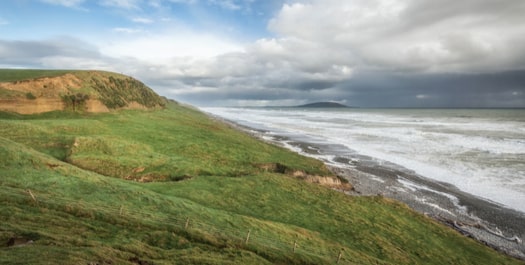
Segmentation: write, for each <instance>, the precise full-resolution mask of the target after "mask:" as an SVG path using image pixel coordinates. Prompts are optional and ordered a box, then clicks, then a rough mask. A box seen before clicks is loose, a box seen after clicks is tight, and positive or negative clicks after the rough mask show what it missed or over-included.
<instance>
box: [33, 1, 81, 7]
mask: <svg viewBox="0 0 525 265" xmlns="http://www.w3.org/2000/svg"><path fill="white" fill-rule="evenodd" d="M41 1H42V2H44V3H48V4H53V5H61V6H65V7H77V6H79V5H80V4H82V3H83V2H84V1H85V0H41Z"/></svg>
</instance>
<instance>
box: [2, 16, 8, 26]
mask: <svg viewBox="0 0 525 265" xmlns="http://www.w3.org/2000/svg"><path fill="white" fill-rule="evenodd" d="M3 25H9V21H7V20H5V19H4V18H2V17H0V26H3Z"/></svg>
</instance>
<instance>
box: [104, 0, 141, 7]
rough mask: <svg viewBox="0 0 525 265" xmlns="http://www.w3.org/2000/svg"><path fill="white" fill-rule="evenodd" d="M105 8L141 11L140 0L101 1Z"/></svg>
mask: <svg viewBox="0 0 525 265" xmlns="http://www.w3.org/2000/svg"><path fill="white" fill-rule="evenodd" d="M100 4H101V5H103V6H110V7H117V8H123V9H140V4H141V1H140V0H101V1H100Z"/></svg>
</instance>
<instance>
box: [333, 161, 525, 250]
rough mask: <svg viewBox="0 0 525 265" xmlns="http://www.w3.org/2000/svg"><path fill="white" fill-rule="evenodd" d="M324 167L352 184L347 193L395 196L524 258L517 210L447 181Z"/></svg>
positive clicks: (524, 232) (524, 221)
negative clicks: (458, 187)
mask: <svg viewBox="0 0 525 265" xmlns="http://www.w3.org/2000/svg"><path fill="white" fill-rule="evenodd" d="M327 166H328V167H329V168H330V170H331V171H332V172H334V173H335V174H337V175H338V176H340V177H344V178H345V179H347V180H348V181H349V182H350V183H351V184H352V185H353V186H354V191H351V192H346V194H348V195H349V196H376V195H381V196H385V197H388V198H392V199H395V200H397V201H400V202H402V203H405V204H407V205H408V206H409V207H410V208H411V209H413V210H415V211H417V212H419V213H422V214H424V215H426V216H428V217H429V218H432V219H434V220H436V221H438V222H440V223H442V224H445V225H447V226H449V227H451V228H453V229H454V230H456V231H458V232H460V233H461V234H463V235H465V236H467V237H471V238H473V239H475V240H477V241H479V242H481V243H483V244H485V245H487V246H489V247H491V248H493V249H495V250H497V251H500V252H502V253H505V254H507V255H509V256H512V257H515V258H518V259H521V260H525V245H524V244H523V241H522V238H523V236H525V215H524V214H523V213H521V212H517V211H514V210H512V209H507V208H504V207H502V206H499V205H496V204H494V203H491V202H488V201H485V200H482V199H480V198H477V197H475V196H473V195H470V194H467V193H464V192H462V191H460V190H458V189H457V188H455V187H454V186H451V185H448V184H442V183H436V182H433V181H430V180H427V179H424V178H420V177H418V176H410V175H408V174H405V175H397V174H398V173H401V174H403V173H402V172H392V171H391V172H385V171H384V170H377V169H375V170H376V172H374V173H376V174H372V173H370V172H363V171H360V170H358V169H355V168H343V167H339V166H335V165H327ZM370 171H374V169H371V170H370ZM399 180H401V182H400V181H399ZM407 184H408V185H407ZM454 198H457V201H455V199H454Z"/></svg>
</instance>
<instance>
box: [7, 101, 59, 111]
mask: <svg viewBox="0 0 525 265" xmlns="http://www.w3.org/2000/svg"><path fill="white" fill-rule="evenodd" d="M63 109H64V102H62V100H61V99H59V98H37V99H33V100H30V99H0V111H9V112H16V113H20V114H34V113H42V112H49V111H54V110H63Z"/></svg>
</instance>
